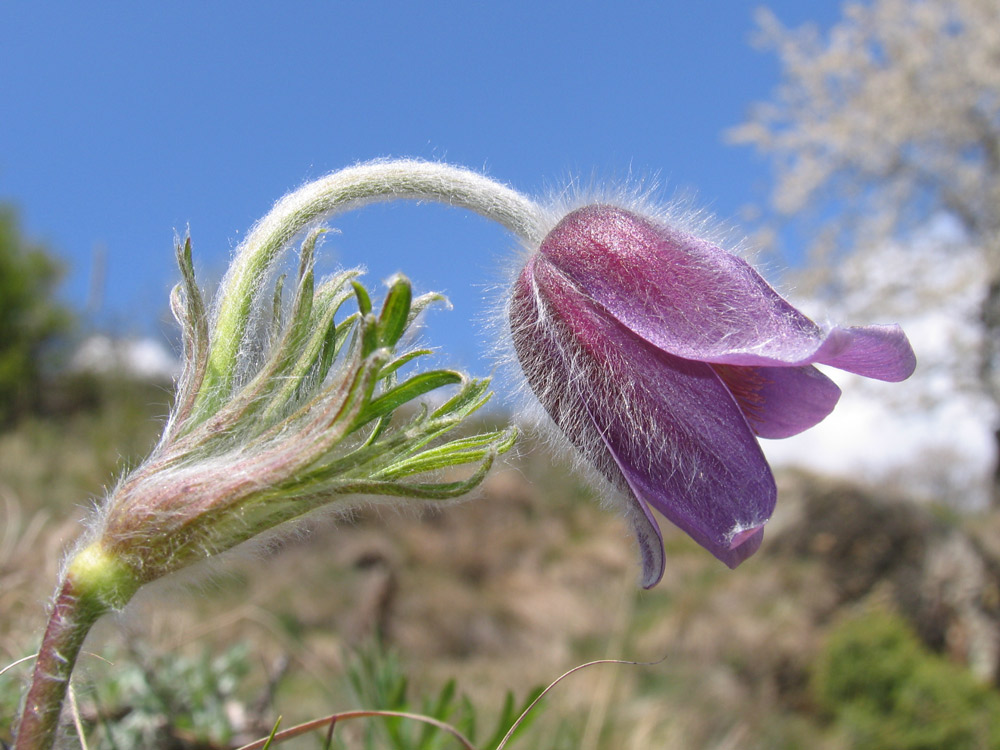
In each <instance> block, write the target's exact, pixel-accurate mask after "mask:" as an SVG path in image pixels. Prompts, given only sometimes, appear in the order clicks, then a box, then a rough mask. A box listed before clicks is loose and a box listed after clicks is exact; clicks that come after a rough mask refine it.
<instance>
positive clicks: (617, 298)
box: [508, 205, 916, 588]
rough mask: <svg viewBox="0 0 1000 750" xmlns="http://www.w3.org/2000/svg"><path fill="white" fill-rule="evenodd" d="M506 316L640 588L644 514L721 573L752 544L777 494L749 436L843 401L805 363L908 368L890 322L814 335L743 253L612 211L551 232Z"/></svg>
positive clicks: (656, 573)
mask: <svg viewBox="0 0 1000 750" xmlns="http://www.w3.org/2000/svg"><path fill="white" fill-rule="evenodd" d="M508 316H509V324H510V328H511V333H512V337H513V344H514V349H515V351H516V353H517V357H518V360H519V361H520V364H521V367H522V369H523V371H524V374H525V377H526V379H527V382H528V385H529V386H530V388H531V389H532V391H534V393H535V395H536V396H537V397H538V399H539V401H540V402H541V404H542V406H543V407H544V408H545V410H546V411H547V412H548V414H549V416H550V417H551V418H552V420H553V421H554V422H555V424H556V425H557V426H558V428H559V429H560V431H561V432H562V433H563V434H564V435H565V437H566V438H567V439H568V440H569V442H570V443H572V445H573V446H574V447H575V448H576V450H577V451H578V452H579V454H580V455H581V456H582V457H583V458H584V459H585V460H586V461H587V462H588V463H589V464H591V465H592V466H593V467H594V468H596V469H597V471H598V472H599V473H600V474H601V475H602V476H603V477H604V478H605V479H606V480H607V481H608V482H609V483H610V485H611V486H612V487H613V488H614V490H616V491H617V494H618V495H620V496H621V497H622V498H624V505H625V513H626V517H627V518H628V520H629V522H630V524H631V525H632V527H633V529H634V531H635V534H636V537H637V539H638V543H639V548H640V552H641V555H642V560H643V574H642V584H643V586H645V587H647V588H648V587H650V586H653V585H655V584H656V583H657V582H658V581H659V580H660V578H661V577H662V575H663V569H664V550H663V542H662V536H661V534H660V530H659V527H658V525H657V522H656V520H655V518H654V517H653V514H652V509H656V510H657V511H658V512H659V513H661V514H663V515H664V516H665V517H666V518H668V519H669V520H670V521H671V522H673V523H674V524H675V525H677V526H678V527H680V528H681V529H683V530H684V531H685V532H687V533H688V534H689V535H690V536H691V537H692V538H693V539H694V540H695V541H697V542H698V543H699V544H701V545H702V546H703V547H705V548H706V549H707V550H709V551H710V552H711V553H712V554H713V555H715V556H716V557H717V558H719V559H720V560H721V561H722V562H724V563H726V564H727V565H729V566H730V567H736V566H737V565H739V564H740V563H741V562H742V561H743V560H745V559H746V558H747V557H749V556H750V555H752V554H753V553H754V552H755V551H756V550H757V549H758V547H759V546H760V544H761V540H762V538H763V528H764V525H765V524H766V523H767V521H768V519H769V518H770V516H771V513H772V511H773V509H774V504H775V497H776V489H775V484H774V479H773V477H772V475H771V471H770V468H769V467H768V465H767V462H766V460H765V459H764V455H763V453H762V452H761V449H760V446H759V445H758V443H757V437H767V438H781V437H788V436H790V435H794V434H797V433H798V432H801V431H802V430H805V429H807V428H809V427H811V426H812V425H814V424H816V423H817V422H819V421H820V420H822V419H823V418H824V417H825V416H826V415H827V414H829V413H830V411H831V410H832V409H833V407H834V405H835V404H836V403H837V400H838V398H839V397H840V390H839V388H837V386H836V385H835V384H834V383H833V382H832V381H831V380H830V379H829V378H827V377H826V376H825V375H823V374H822V373H821V372H819V370H817V369H816V368H815V367H814V366H813V365H814V364H824V365H831V366H833V367H838V368H840V369H843V370H847V371H850V372H854V373H857V374H860V375H864V376H866V377H872V378H877V379H880V380H888V381H899V380H903V379H905V378H906V377H908V376H909V375H910V374H911V373H912V372H913V369H914V367H915V365H916V360H915V358H914V354H913V350H912V349H911V348H910V345H909V342H908V341H907V339H906V336H905V335H904V334H903V332H902V330H901V329H900V328H899V327H898V326H868V327H861V328H839V327H835V328H831V329H827V330H824V329H822V328H820V327H819V326H817V325H816V324H815V323H813V322H812V321H811V320H810V319H809V318H807V317H806V316H805V315H803V314H802V313H801V312H799V311H798V310H796V309H795V308H794V307H792V306H791V305H790V304H789V303H788V302H786V301H785V300H784V299H782V298H781V297H780V296H779V295H778V294H777V293H776V292H775V291H774V289H772V288H771V287H770V286H769V285H768V284H767V283H766V282H765V281H764V280H763V279H762V278H761V277H760V275H759V274H758V273H757V272H756V271H754V270H753V268H751V267H750V266H749V265H748V264H747V263H746V262H745V261H743V260H741V259H740V258H737V257H735V256H733V255H731V254H730V253H728V252H726V251H724V250H722V249H720V248H718V247H715V246H714V245H712V244H710V243H708V242H705V241H703V240H700V239H698V238H696V237H693V236H691V235H689V234H686V233H684V232H681V231H678V230H676V229H673V228H671V227H669V226H666V225H664V224H661V223H660V222H658V221H656V220H654V219H651V218H647V217H644V216H641V215H639V214H637V213H634V212H632V211H628V210H625V209H622V208H617V207H614V206H610V205H592V206H587V207H585V208H581V209H578V210H575V211H573V212H571V213H570V214H568V215H567V216H565V218H563V219H562V220H561V221H560V222H559V223H558V224H557V225H556V226H555V227H554V228H553V229H552V230H551V231H550V232H549V234H548V235H547V236H546V237H545V238H544V240H543V241H542V242H541V245H540V247H539V248H538V250H537V251H536V252H534V253H533V254H532V255H531V256H530V257H529V259H528V261H527V263H526V265H525V266H524V268H523V270H522V271H521V273H520V275H519V276H518V278H517V281H516V282H515V285H514V290H513V293H512V296H511V299H510V302H509V307H508Z"/></svg>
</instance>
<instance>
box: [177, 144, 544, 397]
mask: <svg viewBox="0 0 1000 750" xmlns="http://www.w3.org/2000/svg"><path fill="white" fill-rule="evenodd" d="M394 199H410V200H429V201H435V202H438V203H445V204H447V205H451V206H458V207H461V208H467V209H469V210H471V211H475V212H476V213H479V214H481V215H483V216H485V217H486V218H488V219H492V220H493V221H496V222H498V223H499V224H501V225H502V226H504V227H506V228H507V229H509V230H510V231H511V232H512V233H513V234H515V235H516V236H518V237H519V238H521V239H523V240H525V241H526V242H537V241H541V239H542V236H543V235H544V233H545V230H546V221H547V219H546V216H545V213H544V211H543V210H542V209H541V208H540V207H539V205H538V204H537V203H535V202H534V201H532V200H531V199H529V198H527V197H526V196H524V195H522V194H520V193H518V192H516V191H514V190H512V189H511V188H509V187H507V186H505V185H501V184H500V183H498V182H495V181H493V180H491V179H489V178H487V177H484V176H483V175H481V174H477V173H476V172H472V171H470V170H467V169H461V168H458V167H452V166H449V165H447V164H437V163H434V162H422V161H413V160H399V161H386V162H371V163H368V164H362V165H359V166H357V167H351V168H349V169H344V170H341V171H339V172H334V173H333V174H331V175H328V176H326V177H323V178H321V179H319V180H316V181H315V182H311V183H309V184H307V185H305V186H303V187H302V188H299V189H298V190H296V191H295V192H293V193H290V194H288V195H286V196H285V197H284V198H282V199H281V200H280V201H278V202H277V203H276V204H275V206H274V208H273V209H271V212H270V213H268V215H267V216H265V217H264V218H263V219H262V220H261V221H260V222H259V223H258V224H257V225H256V226H255V227H254V228H253V230H252V231H251V232H250V234H249V235H248V236H247V238H246V240H245V241H244V242H243V244H242V245H241V246H240V248H239V250H238V251H237V257H236V260H235V261H234V262H233V265H232V267H231V269H230V271H229V273H228V274H227V275H226V278H225V279H224V280H223V283H222V287H221V290H220V297H219V301H218V308H217V311H216V324H215V326H214V328H215V334H214V336H213V341H212V345H211V352H210V354H209V361H208V369H207V371H206V373H205V380H204V383H203V387H202V388H201V391H200V393H199V403H198V404H197V405H196V411H199V412H200V413H202V414H205V413H211V411H212V409H213V407H214V406H217V405H218V403H221V402H222V401H224V400H225V399H226V398H227V396H226V390H227V387H228V385H229V383H230V380H231V378H232V375H233V370H234V367H235V362H236V358H237V354H238V352H239V349H240V346H241V345H242V343H243V334H244V332H245V330H246V327H247V324H248V322H249V318H250V309H251V304H252V301H253V297H254V293H255V291H256V289H257V286H258V285H259V284H260V280H261V279H262V278H264V277H265V272H266V270H267V269H268V267H269V266H270V265H271V264H272V263H273V262H274V260H275V259H276V258H277V256H278V254H279V253H280V252H281V250H282V249H283V248H285V247H287V245H288V243H289V242H290V241H291V240H292V239H293V238H294V237H295V235H297V234H298V233H299V232H301V231H302V230H303V229H305V228H306V227H308V226H310V225H312V224H314V223H315V222H317V221H319V220H321V219H323V218H326V217H329V216H331V215H334V214H337V213H341V212H344V211H347V210H350V209H353V208H358V207H359V206H363V205H365V204H368V203H373V202H377V201H387V200H394Z"/></svg>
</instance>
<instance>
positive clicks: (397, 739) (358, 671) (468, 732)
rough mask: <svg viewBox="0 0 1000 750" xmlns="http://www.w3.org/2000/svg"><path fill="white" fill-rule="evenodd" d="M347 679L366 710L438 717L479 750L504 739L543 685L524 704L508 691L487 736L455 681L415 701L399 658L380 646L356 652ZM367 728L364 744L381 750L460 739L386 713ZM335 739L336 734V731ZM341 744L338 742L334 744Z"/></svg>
mask: <svg viewBox="0 0 1000 750" xmlns="http://www.w3.org/2000/svg"><path fill="white" fill-rule="evenodd" d="M347 676H348V679H349V680H350V683H351V688H352V689H353V691H354V693H355V695H356V697H357V700H358V701H359V702H360V705H362V706H364V707H365V708H370V709H377V710H380V711H401V712H408V713H416V714H420V715H422V716H427V717H430V718H432V719H438V720H439V721H443V722H445V723H447V724H450V725H451V726H452V727H454V728H455V729H457V730H458V731H459V732H461V733H462V734H463V735H464V736H465V737H466V738H467V739H468V740H469V741H470V742H472V743H474V744H475V746H476V747H477V748H480V750H494V749H495V748H497V747H498V746H499V744H500V742H501V741H502V740H503V739H504V737H505V735H506V734H507V732H508V730H509V729H510V728H511V727H512V726H513V725H514V722H516V721H517V719H518V717H519V716H521V714H522V713H524V711H525V710H526V709H527V707H528V706H529V705H530V704H531V702H532V701H533V700H535V698H537V697H538V695H539V694H540V693H541V691H542V688H540V687H539V688H535V689H534V690H532V691H530V692H529V693H528V695H527V696H526V697H525V700H524V701H523V702H520V703H519V702H516V701H515V699H514V694H513V693H512V692H510V691H508V692H507V696H506V699H505V700H504V703H503V706H501V708H500V715H499V716H498V717H497V719H496V725H495V729H494V730H493V731H492V732H490V734H489V735H488V736H483V737H479V736H477V729H479V727H478V726H477V720H476V710H475V708H474V707H473V705H472V704H471V703H470V702H469V699H468V698H467V697H466V696H464V695H459V693H458V690H457V687H456V683H455V680H449V681H448V682H447V683H446V684H445V686H444V687H443V688H441V692H440V693H439V694H438V695H437V697H432V698H426V699H424V700H423V701H421V702H414V701H413V700H412V697H411V695H410V685H409V680H408V679H407V677H406V675H405V674H403V672H402V670H401V668H400V665H399V662H398V660H397V659H396V657H395V656H394V655H393V654H391V653H386V652H384V651H383V650H382V649H381V648H380V647H379V646H377V645H376V646H374V647H369V648H366V649H362V650H359V651H358V652H357V653H356V655H355V658H354V659H353V660H352V663H351V664H349V666H348V675H347ZM542 708H543V707H542V706H535V708H534V709H533V710H532V711H531V712H529V713H528V714H527V716H526V717H525V719H524V721H523V722H522V723H521V724H520V725H519V726H518V728H517V729H516V730H515V731H514V732H513V734H512V737H511V740H509V741H508V743H507V745H506V747H512V746H514V744H515V743H514V739H515V738H517V737H519V736H520V735H521V733H522V732H523V731H524V730H525V729H527V728H528V726H529V725H530V724H531V723H532V721H533V719H534V718H535V716H536V715H537V714H538V712H539V711H541V710H542ZM368 721H369V722H370V723H369V724H368V725H367V726H366V732H365V748H368V749H370V750H376V749H377V750H381V749H382V748H386V749H389V748H391V749H392V750H448V748H453V747H459V744H458V742H457V741H456V740H455V739H454V738H452V737H451V736H450V735H448V734H447V733H445V732H443V731H442V730H440V729H438V728H437V727H434V726H431V725H430V724H424V723H421V722H418V721H415V720H412V719H403V718H398V717H387V718H384V719H369V720H368ZM334 737H335V738H336V735H334ZM338 747H342V745H338Z"/></svg>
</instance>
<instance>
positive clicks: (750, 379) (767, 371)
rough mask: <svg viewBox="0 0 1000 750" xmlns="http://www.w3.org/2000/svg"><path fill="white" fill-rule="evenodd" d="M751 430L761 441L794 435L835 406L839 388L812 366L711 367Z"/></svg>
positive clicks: (819, 419)
mask: <svg viewBox="0 0 1000 750" xmlns="http://www.w3.org/2000/svg"><path fill="white" fill-rule="evenodd" d="M712 369H714V370H715V372H716V374H717V375H718V376H719V377H720V378H722V382H723V383H725V384H726V387H727V388H729V391H730V392H731V393H732V394H733V397H734V398H735V399H736V403H737V404H739V406H740V409H741V410H742V412H743V416H744V417H746V420H747V422H749V423H750V427H751V429H753V431H754V432H755V433H756V434H757V435H758V436H759V437H763V438H786V437H791V436H792V435H798V434H799V433H800V432H802V431H803V430H807V429H809V428H810V427H812V426H813V425H815V424H817V423H819V422H820V421H822V420H823V419H824V418H825V417H826V416H827V415H828V414H829V413H830V412H831V411H833V407H834V406H836V405H837V401H838V400H839V399H840V388H838V387H837V384H836V383H834V382H833V381H832V380H830V378H828V377H827V376H826V375H824V374H823V373H821V372H820V371H819V370H817V369H816V368H815V367H812V366H809V365H807V366H805V367H739V366H736V365H712Z"/></svg>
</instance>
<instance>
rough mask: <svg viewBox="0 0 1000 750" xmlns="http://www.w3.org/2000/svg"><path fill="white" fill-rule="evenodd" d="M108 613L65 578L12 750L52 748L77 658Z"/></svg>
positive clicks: (93, 594) (75, 582)
mask: <svg viewBox="0 0 1000 750" xmlns="http://www.w3.org/2000/svg"><path fill="white" fill-rule="evenodd" d="M107 609H108V608H107V607H106V606H105V605H104V604H103V603H102V602H101V601H100V599H99V598H98V597H97V596H96V595H95V593H94V592H93V591H90V592H88V591H87V590H86V588H82V587H81V586H79V585H78V584H77V581H76V579H75V578H74V577H73V576H72V575H67V576H66V578H65V579H64V581H63V585H62V587H61V588H60V589H59V593H58V595H57V596H56V600H55V604H54V605H53V607H52V614H51V615H50V616H49V622H48V625H47V626H46V628H45V635H44V636H43V637H42V644H41V646H40V647H39V649H38V658H37V659H36V660H35V670H34V673H33V674H32V678H31V687H30V688H29V689H28V695H27V697H26V698H25V703H24V709H23V711H22V712H21V720H20V724H19V725H18V730H17V737H16V739H15V740H14V750H47V749H48V748H50V747H52V745H53V743H54V742H55V739H56V733H57V731H58V729H59V717H60V715H61V714H62V706H63V702H64V701H65V699H66V690H67V688H68V687H69V678H70V674H71V673H72V672H73V666H74V665H75V664H76V658H77V656H78V655H79V653H80V648H81V647H82V646H83V641H84V639H86V637H87V633H88V632H90V628H91V627H92V626H93V624H94V623H95V622H96V621H97V619H98V618H99V617H100V616H101V615H102V614H104V613H105V612H106V611H107Z"/></svg>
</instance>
